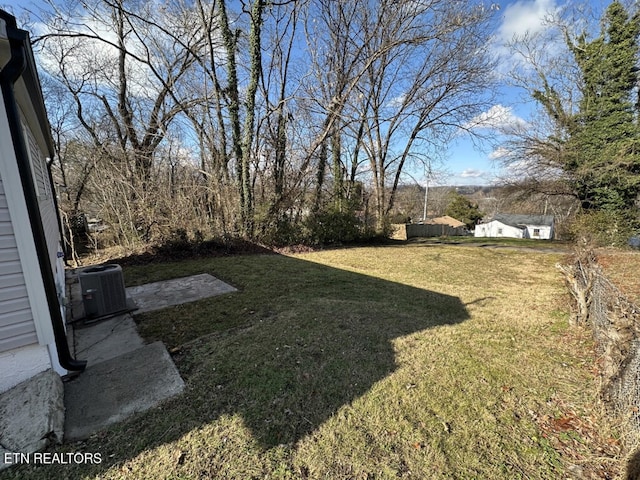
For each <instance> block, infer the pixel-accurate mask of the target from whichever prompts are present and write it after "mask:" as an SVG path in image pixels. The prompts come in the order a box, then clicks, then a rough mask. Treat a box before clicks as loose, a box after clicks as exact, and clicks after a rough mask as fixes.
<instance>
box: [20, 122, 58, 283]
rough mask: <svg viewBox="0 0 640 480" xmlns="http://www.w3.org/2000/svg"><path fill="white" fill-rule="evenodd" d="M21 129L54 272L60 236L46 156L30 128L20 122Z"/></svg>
mask: <svg viewBox="0 0 640 480" xmlns="http://www.w3.org/2000/svg"><path fill="white" fill-rule="evenodd" d="M23 122H24V119H23ZM22 129H23V131H24V134H25V139H26V141H27V146H28V151H29V160H30V162H31V170H32V173H33V180H34V183H35V187H36V193H37V195H38V205H39V207H40V216H41V217H42V226H43V228H44V233H45V237H46V239H47V252H48V254H49V255H48V256H49V262H50V263H51V269H52V271H53V272H54V274H55V272H56V260H57V254H58V247H59V244H60V237H59V231H58V217H57V215H56V210H55V204H54V203H53V186H52V185H51V183H50V182H49V173H48V171H47V164H46V161H47V160H46V157H45V155H44V154H43V153H42V150H41V149H40V147H39V146H38V143H37V141H36V139H35V137H34V135H33V133H32V132H31V129H30V128H29V127H28V126H27V125H26V124H25V123H23V124H22Z"/></svg>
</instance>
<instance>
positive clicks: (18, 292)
mask: <svg viewBox="0 0 640 480" xmlns="http://www.w3.org/2000/svg"><path fill="white" fill-rule="evenodd" d="M15 299H25V300H26V299H27V287H25V286H24V285H15V286H12V287H6V288H0V303H1V302H6V301H8V300H15ZM27 304H28V303H27Z"/></svg>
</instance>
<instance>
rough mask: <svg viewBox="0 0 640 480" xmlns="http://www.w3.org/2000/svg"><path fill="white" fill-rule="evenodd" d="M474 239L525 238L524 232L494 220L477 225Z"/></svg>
mask: <svg viewBox="0 0 640 480" xmlns="http://www.w3.org/2000/svg"><path fill="white" fill-rule="evenodd" d="M473 236H474V237H494V238H523V230H522V229H520V228H516V227H512V226H510V225H505V224H504V223H502V222H498V221H497V220H493V221H491V222H487V223H480V224H478V225H476V229H475V231H474V233H473Z"/></svg>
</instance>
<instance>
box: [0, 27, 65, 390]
mask: <svg viewBox="0 0 640 480" xmlns="http://www.w3.org/2000/svg"><path fill="white" fill-rule="evenodd" d="M0 23H1V22H0ZM1 26H2V25H0V27H1ZM1 30H2V29H1V28H0V33H1ZM1 40H2V38H1V35H0V44H1V43H3V42H2V41H1ZM14 91H15V95H16V100H17V102H18V105H19V107H20V114H21V123H22V125H21V126H22V130H23V133H24V138H25V139H26V142H27V149H28V151H29V153H30V157H31V158H30V160H31V163H32V169H33V175H34V181H35V183H36V189H37V190H38V201H39V206H40V209H41V212H42V218H43V222H44V223H45V224H44V225H43V226H44V229H45V232H46V237H47V246H48V257H49V261H50V262H51V264H52V265H53V266H54V269H53V271H54V272H56V267H58V269H57V272H58V273H57V277H58V283H59V288H60V292H63V291H64V290H63V289H64V269H63V265H61V264H60V263H59V262H60V261H59V260H58V258H57V252H58V249H59V233H58V225H57V217H56V213H55V206H54V203H53V190H52V187H51V185H50V183H49V179H48V174H47V171H46V164H45V163H44V162H45V159H44V156H43V155H42V153H41V152H44V151H47V149H46V147H42V146H41V143H42V142H43V141H44V136H43V133H42V131H41V129H40V126H39V122H38V118H37V114H36V113H35V109H34V107H33V104H32V100H31V96H30V92H29V91H28V89H27V87H26V85H25V83H24V81H23V80H22V79H19V80H18V81H17V82H16V84H15V88H14ZM6 112H7V110H6V106H5V104H4V98H3V96H2V95H0V181H1V185H2V192H1V194H0V371H2V373H3V374H2V376H1V377H3V378H2V379H1V380H0V392H3V391H4V390H5V389H9V388H11V387H13V386H15V385H16V384H17V383H20V382H22V381H24V380H27V379H29V378H31V377H32V376H33V375H35V374H37V373H40V372H42V371H44V370H47V369H50V368H53V369H54V370H55V371H56V372H57V373H59V374H61V375H63V374H66V373H67V372H66V370H65V369H63V368H62V367H61V366H60V363H59V360H58V354H57V349H56V345H55V336H54V333H53V325H52V320H51V314H50V312H49V307H48V304H47V300H46V292H45V287H44V281H43V279H42V276H41V271H40V265H39V262H38V255H37V253H36V247H35V242H34V237H33V232H32V230H31V223H30V220H29V214H28V211H27V206H26V203H25V195H24V191H23V189H22V182H21V180H20V173H19V170H18V164H17V158H16V152H15V151H14V149H13V139H12V137H11V133H10V127H9V120H8V118H7V113H6ZM34 160H35V161H34ZM36 166H37V168H36ZM43 168H44V169H43ZM45 174H46V175H45ZM47 189H48V190H47ZM63 318H64V317H63Z"/></svg>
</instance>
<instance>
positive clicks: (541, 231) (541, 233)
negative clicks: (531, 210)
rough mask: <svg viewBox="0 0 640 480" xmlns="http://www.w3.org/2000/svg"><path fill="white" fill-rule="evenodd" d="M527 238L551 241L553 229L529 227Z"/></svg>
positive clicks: (544, 226)
mask: <svg viewBox="0 0 640 480" xmlns="http://www.w3.org/2000/svg"><path fill="white" fill-rule="evenodd" d="M536 230H537V232H536ZM525 238H534V239H540V240H550V239H551V238H553V227H552V226H549V225H527V229H526V233H525Z"/></svg>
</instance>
